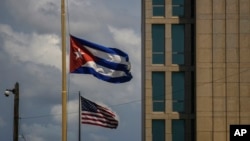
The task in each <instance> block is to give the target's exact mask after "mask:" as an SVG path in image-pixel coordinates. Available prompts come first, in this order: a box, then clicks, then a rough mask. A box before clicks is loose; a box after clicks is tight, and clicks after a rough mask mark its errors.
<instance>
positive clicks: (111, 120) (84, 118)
mask: <svg viewBox="0 0 250 141" xmlns="http://www.w3.org/2000/svg"><path fill="white" fill-rule="evenodd" d="M80 98H81V123H82V124H92V125H97V126H102V127H106V128H112V129H115V128H117V126H118V120H117V116H116V114H115V113H113V112H112V111H111V110H110V109H108V108H106V107H103V106H100V105H98V104H96V103H94V102H92V101H90V100H88V99H86V98H84V97H82V96H81V97H80Z"/></svg>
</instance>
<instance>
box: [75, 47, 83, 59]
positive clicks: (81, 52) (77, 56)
mask: <svg viewBox="0 0 250 141" xmlns="http://www.w3.org/2000/svg"><path fill="white" fill-rule="evenodd" d="M74 53H75V55H76V59H78V58H80V59H82V56H83V54H85V53H84V52H83V51H82V50H80V49H79V48H78V50H77V52H74Z"/></svg>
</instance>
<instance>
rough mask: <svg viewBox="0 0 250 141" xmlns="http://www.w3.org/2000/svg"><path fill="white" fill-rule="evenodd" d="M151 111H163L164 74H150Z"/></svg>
mask: <svg viewBox="0 0 250 141" xmlns="http://www.w3.org/2000/svg"><path fill="white" fill-rule="evenodd" d="M152 98H153V111H162V112H163V111H165V73H164V72H153V73H152Z"/></svg>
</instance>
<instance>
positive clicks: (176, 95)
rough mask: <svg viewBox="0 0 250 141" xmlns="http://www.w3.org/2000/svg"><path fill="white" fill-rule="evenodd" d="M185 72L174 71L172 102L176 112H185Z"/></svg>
mask: <svg viewBox="0 0 250 141" xmlns="http://www.w3.org/2000/svg"><path fill="white" fill-rule="evenodd" d="M184 96H185V74H184V72H172V102H173V111H174V112H184Z"/></svg>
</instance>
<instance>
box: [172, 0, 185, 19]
mask: <svg viewBox="0 0 250 141" xmlns="http://www.w3.org/2000/svg"><path fill="white" fill-rule="evenodd" d="M172 14H173V16H179V17H183V16H184V0H172Z"/></svg>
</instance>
